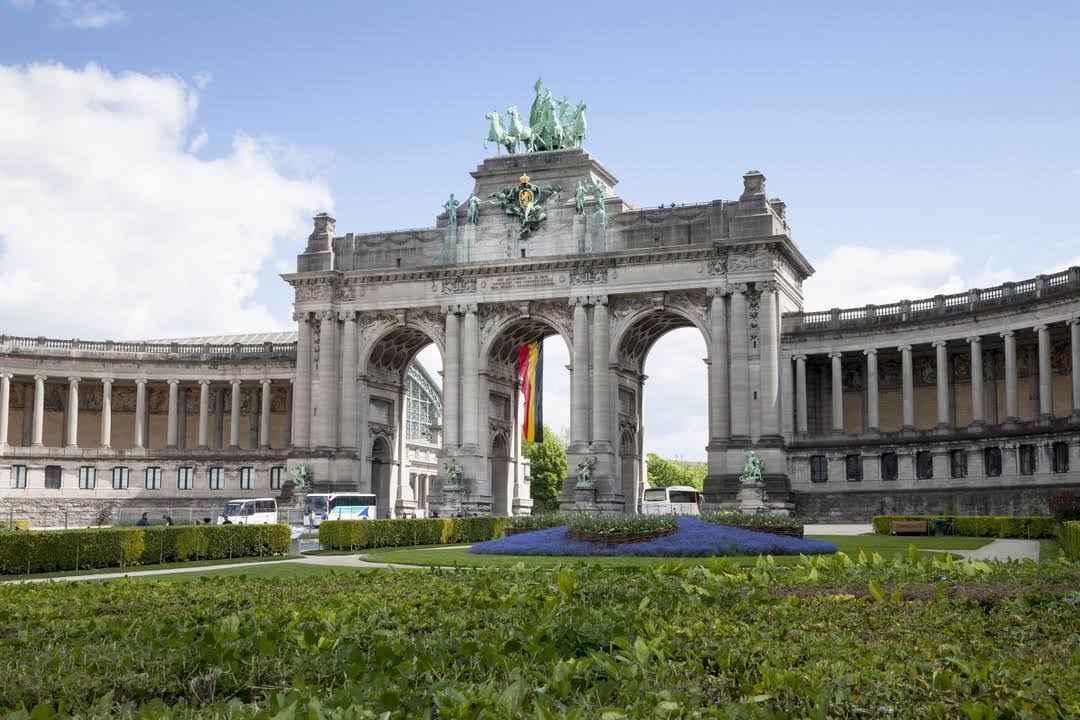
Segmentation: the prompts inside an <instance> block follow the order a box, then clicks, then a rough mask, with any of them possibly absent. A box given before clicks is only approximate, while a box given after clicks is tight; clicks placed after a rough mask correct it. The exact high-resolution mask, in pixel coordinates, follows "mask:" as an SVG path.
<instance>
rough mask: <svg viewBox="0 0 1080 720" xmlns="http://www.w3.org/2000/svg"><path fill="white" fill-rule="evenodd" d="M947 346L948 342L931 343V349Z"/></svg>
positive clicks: (936, 341)
mask: <svg viewBox="0 0 1080 720" xmlns="http://www.w3.org/2000/svg"><path fill="white" fill-rule="evenodd" d="M946 345H948V341H947V340H935V341H934V342H932V343H930V346H931V347H936V348H939V347H945V346H946Z"/></svg>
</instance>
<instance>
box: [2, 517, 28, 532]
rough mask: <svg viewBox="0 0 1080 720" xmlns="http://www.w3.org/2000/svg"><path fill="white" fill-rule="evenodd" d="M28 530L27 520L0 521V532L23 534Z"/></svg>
mask: <svg viewBox="0 0 1080 720" xmlns="http://www.w3.org/2000/svg"><path fill="white" fill-rule="evenodd" d="M29 529H30V520H29V518H15V520H13V521H12V520H0V532H3V531H5V530H8V531H12V532H25V531H27V530H29Z"/></svg>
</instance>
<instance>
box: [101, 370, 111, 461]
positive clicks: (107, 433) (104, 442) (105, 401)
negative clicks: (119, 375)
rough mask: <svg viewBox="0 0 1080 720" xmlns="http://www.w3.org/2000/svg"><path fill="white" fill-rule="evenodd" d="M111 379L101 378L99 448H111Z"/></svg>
mask: <svg viewBox="0 0 1080 720" xmlns="http://www.w3.org/2000/svg"><path fill="white" fill-rule="evenodd" d="M112 384H113V380H112V378H101V443H100V444H101V447H103V448H110V447H112Z"/></svg>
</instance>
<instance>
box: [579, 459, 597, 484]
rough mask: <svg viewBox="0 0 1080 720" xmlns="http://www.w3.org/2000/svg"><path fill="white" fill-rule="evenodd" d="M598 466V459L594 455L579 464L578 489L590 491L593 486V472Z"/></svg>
mask: <svg viewBox="0 0 1080 720" xmlns="http://www.w3.org/2000/svg"><path fill="white" fill-rule="evenodd" d="M595 466H596V458H595V457H594V456H592V455H590V456H588V457H587V458H585V459H584V460H582V461H581V462H579V463H578V464H577V485H576V487H577V488H578V489H582V488H584V489H588V488H591V487H592V486H593V482H592V471H593V468H594V467H595Z"/></svg>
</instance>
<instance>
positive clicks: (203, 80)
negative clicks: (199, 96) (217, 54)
mask: <svg viewBox="0 0 1080 720" xmlns="http://www.w3.org/2000/svg"><path fill="white" fill-rule="evenodd" d="M213 81H214V75H213V73H211V72H208V71H205V70H204V71H202V72H197V73H195V74H194V75H193V76H192V78H191V84H192V85H194V86H195V88H196V89H197V90H205V89H206V86H207V85H209V84H210V83H212V82H213Z"/></svg>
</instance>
